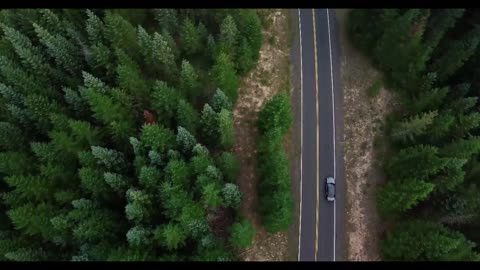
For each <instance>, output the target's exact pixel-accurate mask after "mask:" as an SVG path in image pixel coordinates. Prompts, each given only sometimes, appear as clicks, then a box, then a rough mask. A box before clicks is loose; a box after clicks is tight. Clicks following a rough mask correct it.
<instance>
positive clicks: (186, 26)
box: [180, 17, 201, 55]
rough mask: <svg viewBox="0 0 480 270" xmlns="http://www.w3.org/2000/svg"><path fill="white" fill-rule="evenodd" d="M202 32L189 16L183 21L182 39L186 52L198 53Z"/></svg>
mask: <svg viewBox="0 0 480 270" xmlns="http://www.w3.org/2000/svg"><path fill="white" fill-rule="evenodd" d="M200 38H201V37H200V33H199V31H198V29H197V27H195V24H194V23H193V22H192V20H190V19H189V18H188V17H187V18H185V20H184V21H183V25H182V28H181V30H180V40H181V42H182V45H183V48H184V50H185V53H186V54H189V55H192V54H195V53H197V52H198V51H199V50H200V47H201V40H200Z"/></svg>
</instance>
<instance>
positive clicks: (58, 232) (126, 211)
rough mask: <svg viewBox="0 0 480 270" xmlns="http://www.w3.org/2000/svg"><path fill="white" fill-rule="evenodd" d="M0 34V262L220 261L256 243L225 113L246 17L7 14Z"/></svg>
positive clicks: (254, 26)
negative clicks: (243, 202)
mask: <svg viewBox="0 0 480 270" xmlns="http://www.w3.org/2000/svg"><path fill="white" fill-rule="evenodd" d="M0 29H1V30H0V111H1V113H0V173H1V179H2V180H1V181H0V193H1V200H0V260H12V261H43V260H72V261H104V260H111V261H120V260H135V261H137V260H160V261H180V260H187V261H191V260H199V261H224V260H235V259H237V258H238V256H237V255H238V254H237V252H236V251H237V250H239V249H244V248H246V247H248V246H249V245H251V244H252V242H253V239H254V238H255V233H256V232H255V227H254V226H253V225H252V224H251V222H250V221H249V220H248V219H246V218H245V217H242V216H241V215H240V214H239V207H240V203H241V200H242V194H241V192H240V190H239V188H238V186H237V184H236V179H237V176H238V175H239V173H241V172H240V171H239V162H238V159H237V158H236V156H235V154H234V151H233V149H232V148H233V145H234V143H235V136H234V126H233V125H234V122H233V115H232V108H233V105H234V104H235V102H236V99H237V96H238V94H237V91H238V88H239V86H240V85H239V84H240V79H241V76H243V75H245V74H247V73H248V72H249V70H251V69H252V68H254V67H255V65H256V63H257V61H258V59H259V50H260V46H261V44H262V40H263V38H262V32H261V24H260V18H259V16H258V15H257V13H256V11H254V10H247V9H242V10H236V9H228V10H213V9H212V10H190V9H182V10H173V9H159V10H156V9H154V10H146V9H139V10H132V9H127V10H81V9H76V10H48V9H35V10H34V9H19V10H14V9H11V10H2V11H0ZM267 118H268V117H267ZM267 118H265V119H266V120H267ZM275 125H276V124H275ZM279 127H280V126H279ZM281 127H282V128H281V131H282V132H284V128H286V126H284V125H282V126H281ZM272 226H273V225H272Z"/></svg>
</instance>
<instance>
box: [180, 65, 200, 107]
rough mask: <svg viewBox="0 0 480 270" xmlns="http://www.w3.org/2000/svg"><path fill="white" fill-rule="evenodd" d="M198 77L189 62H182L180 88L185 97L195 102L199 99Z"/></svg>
mask: <svg viewBox="0 0 480 270" xmlns="http://www.w3.org/2000/svg"><path fill="white" fill-rule="evenodd" d="M198 87H199V81H198V75H197V73H196V72H195V69H194V68H193V66H192V65H191V64H190V63H189V62H188V61H187V60H185V59H184V60H183V61H182V70H181V72H180V88H181V89H182V92H183V94H184V96H185V97H187V98H188V99H189V100H190V101H194V100H195V99H196V98H197V97H198V93H199V91H198Z"/></svg>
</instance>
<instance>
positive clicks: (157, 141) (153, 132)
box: [140, 124, 175, 154]
mask: <svg viewBox="0 0 480 270" xmlns="http://www.w3.org/2000/svg"><path fill="white" fill-rule="evenodd" d="M140 140H141V141H142V143H144V144H145V145H146V146H149V147H151V148H152V150H154V151H156V152H158V153H159V154H164V153H166V152H167V151H168V149H171V148H175V134H174V133H173V132H172V131H171V130H169V129H167V128H164V127H162V126H160V125H157V124H154V125H144V126H143V129H142V136H141V139H140Z"/></svg>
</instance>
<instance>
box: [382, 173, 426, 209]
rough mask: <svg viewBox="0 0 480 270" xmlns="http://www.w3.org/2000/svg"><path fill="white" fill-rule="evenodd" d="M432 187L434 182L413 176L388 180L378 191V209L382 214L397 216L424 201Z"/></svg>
mask: <svg viewBox="0 0 480 270" xmlns="http://www.w3.org/2000/svg"><path fill="white" fill-rule="evenodd" d="M412 177H415V176H412ZM434 187H435V185H434V184H431V183H427V182H425V181H422V180H418V179H415V178H412V179H408V180H403V181H401V182H393V181H389V182H387V184H386V185H385V186H384V187H383V188H382V189H381V190H380V191H379V192H378V197H377V200H378V206H379V211H380V213H381V214H382V215H383V216H392V217H395V216H398V214H400V213H402V212H405V211H407V210H409V209H411V208H412V207H414V206H415V205H417V204H418V203H419V202H422V201H424V200H425V199H426V198H427V197H428V195H429V194H430V193H431V192H432V191H433V189H434Z"/></svg>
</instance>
